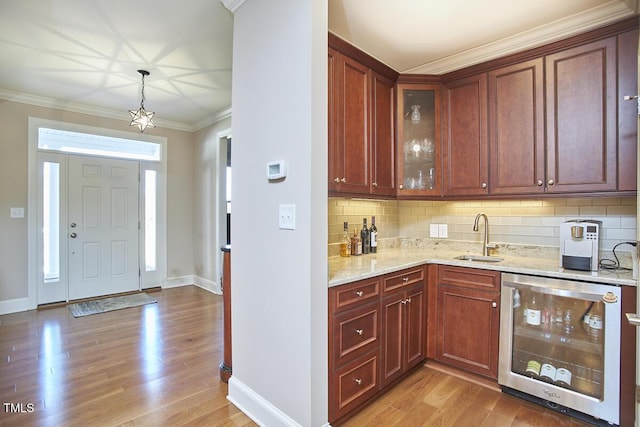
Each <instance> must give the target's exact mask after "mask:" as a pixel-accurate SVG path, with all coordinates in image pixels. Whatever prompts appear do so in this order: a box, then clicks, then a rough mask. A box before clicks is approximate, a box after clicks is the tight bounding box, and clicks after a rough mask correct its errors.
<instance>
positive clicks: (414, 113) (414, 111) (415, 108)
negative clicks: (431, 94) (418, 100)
mask: <svg viewBox="0 0 640 427" xmlns="http://www.w3.org/2000/svg"><path fill="white" fill-rule="evenodd" d="M420 108H421V107H420V105H412V106H411V123H416V124H418V123H420Z"/></svg>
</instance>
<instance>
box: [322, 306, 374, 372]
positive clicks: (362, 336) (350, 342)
mask: <svg viewBox="0 0 640 427" xmlns="http://www.w3.org/2000/svg"><path fill="white" fill-rule="evenodd" d="M332 332H333V333H332V339H333V357H334V358H335V359H334V361H333V366H334V367H337V366H341V365H343V364H345V363H346V362H348V361H350V360H353V359H355V358H357V357H359V356H362V355H363V354H365V353H368V352H370V351H372V350H374V349H376V348H377V347H378V346H379V344H380V307H379V305H378V303H377V302H375V303H373V304H367V305H366V306H364V307H360V308H358V309H355V310H352V311H348V312H345V313H342V314H340V315H337V316H335V318H334V319H333V331H332Z"/></svg>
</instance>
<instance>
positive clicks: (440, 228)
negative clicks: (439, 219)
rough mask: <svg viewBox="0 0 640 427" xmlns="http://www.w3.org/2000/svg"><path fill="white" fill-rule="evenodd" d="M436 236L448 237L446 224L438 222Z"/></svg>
mask: <svg viewBox="0 0 640 427" xmlns="http://www.w3.org/2000/svg"><path fill="white" fill-rule="evenodd" d="M438 237H439V238H441V239H446V238H447V237H449V230H448V227H447V224H438Z"/></svg>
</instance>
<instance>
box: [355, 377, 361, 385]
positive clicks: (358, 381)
mask: <svg viewBox="0 0 640 427" xmlns="http://www.w3.org/2000/svg"><path fill="white" fill-rule="evenodd" d="M354 381H355V382H356V384H358V385H361V384H362V380H361V379H360V378H356V379H355V380H354Z"/></svg>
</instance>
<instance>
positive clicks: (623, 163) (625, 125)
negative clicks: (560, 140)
mask: <svg viewBox="0 0 640 427" xmlns="http://www.w3.org/2000/svg"><path fill="white" fill-rule="evenodd" d="M637 55H638V30H634V31H628V32H626V33H623V34H620V35H619V36H618V93H619V94H620V97H619V98H618V162H619V163H618V190H619V191H636V189H637V179H636V177H637V164H638V103H637V102H636V100H630V101H625V100H624V96H625V95H636V94H637V93H638V57H637Z"/></svg>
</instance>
